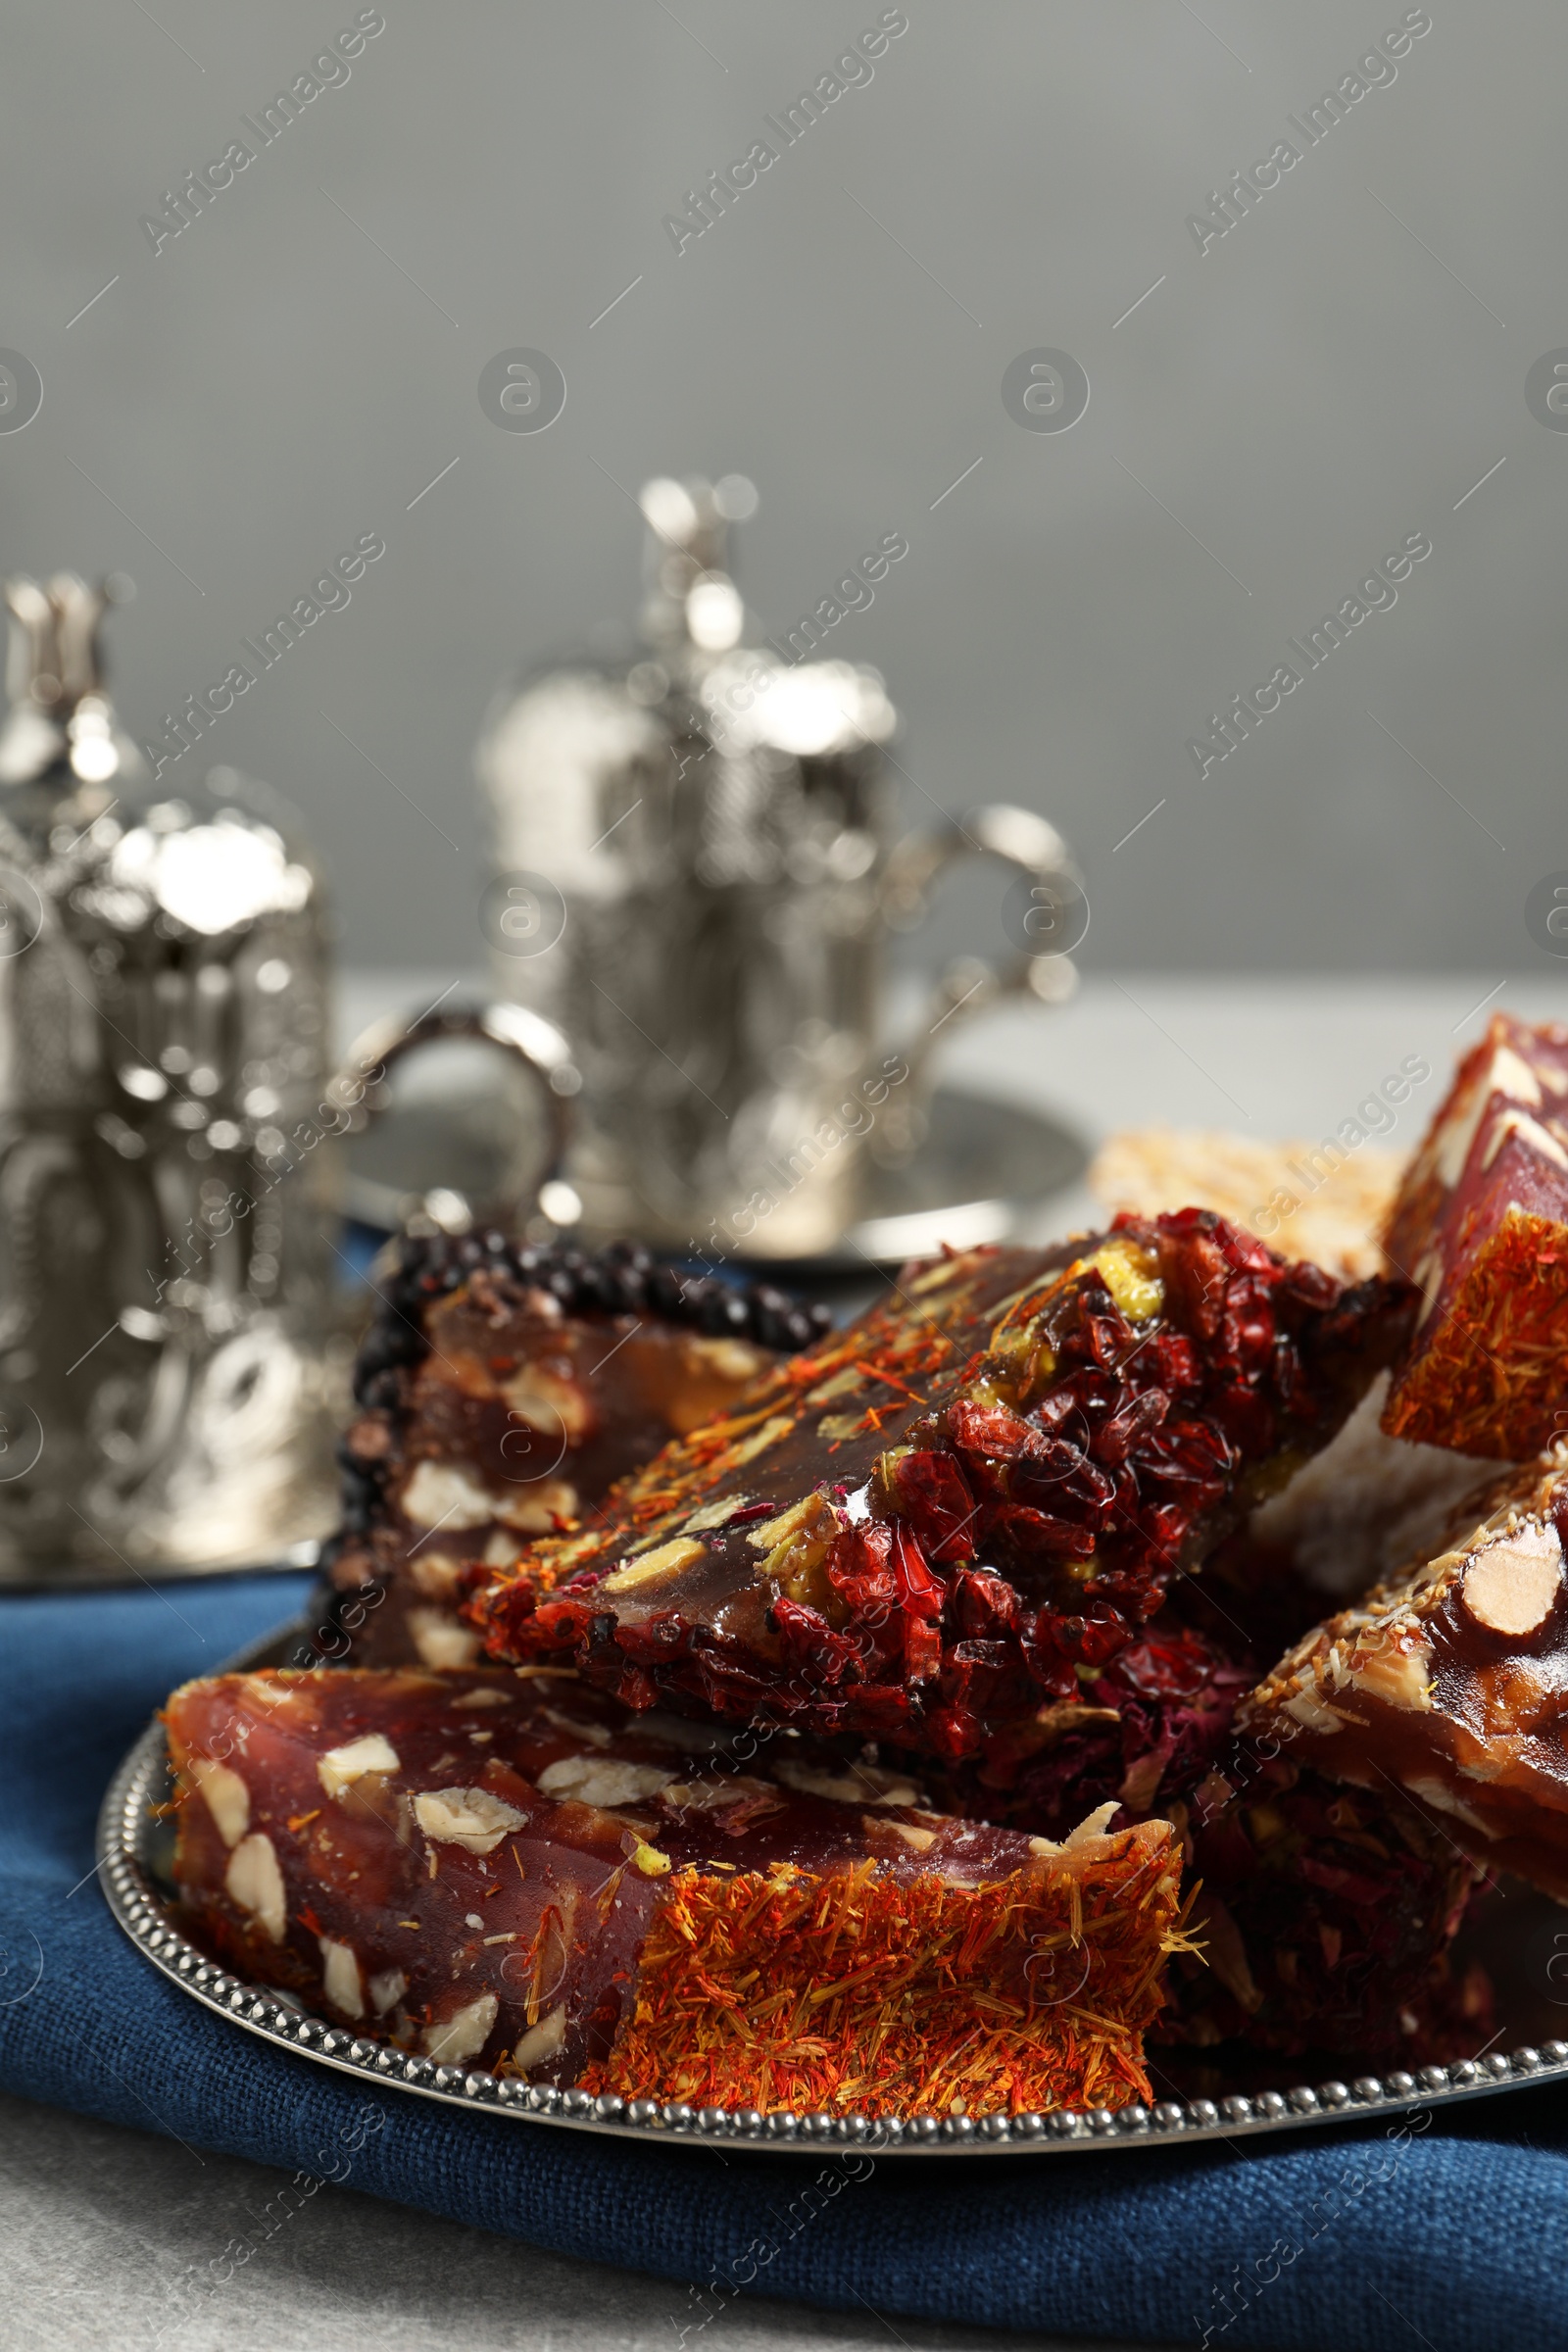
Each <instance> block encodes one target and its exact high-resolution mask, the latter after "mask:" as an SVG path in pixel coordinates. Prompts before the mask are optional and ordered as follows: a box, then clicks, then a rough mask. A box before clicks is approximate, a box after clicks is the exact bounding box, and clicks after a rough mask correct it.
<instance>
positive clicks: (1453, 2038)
mask: <svg viewBox="0 0 1568 2352" xmlns="http://www.w3.org/2000/svg"><path fill="white" fill-rule="evenodd" d="M1176 1826H1177V1828H1178V1829H1179V1830H1180V1832H1181V1835H1182V1839H1183V1844H1184V1847H1185V1849H1186V1854H1187V1863H1188V1870H1189V1873H1190V1880H1189V1883H1191V1881H1192V1880H1196V1881H1197V1882H1198V1891H1197V1893H1196V1895H1195V1898H1194V1901H1193V1907H1192V1922H1193V1931H1194V1933H1193V1941H1194V1943H1195V1944H1197V1945H1199V1946H1201V1952H1202V1963H1201V1965H1200V1963H1199V1962H1198V1960H1197V1958H1196V1957H1194V1956H1190V1955H1186V1954H1182V1955H1178V1956H1177V1958H1176V1959H1175V1961H1174V1962H1173V1964H1172V1967H1171V1971H1170V1977H1169V1985H1168V1990H1169V2003H1170V2005H1169V2007H1168V2009H1167V2010H1166V2012H1165V2013H1164V2015H1163V2016H1162V2017H1161V2019H1160V2021H1159V2025H1158V2029H1157V2038H1158V2039H1159V2040H1160V2041H1162V2042H1172V2043H1181V2044H1185V2045H1186V2046H1187V2047H1189V2048H1195V2047H1196V2048H1199V2049H1205V2048H1210V2047H1212V2046H1213V2045H1214V2044H1215V2043H1216V2042H1219V2041H1223V2040H1231V2039H1236V2040H1243V2041H1247V2042H1249V2043H1250V2044H1251V2045H1252V2047H1253V2048H1258V2049H1268V2050H1276V2051H1281V2052H1287V2053H1290V2054H1292V2055H1295V2056H1301V2055H1303V2054H1305V2053H1306V2052H1308V2051H1313V2052H1319V2053H1340V2054H1348V2053H1350V2052H1355V2053H1357V2054H1360V2055H1364V2056H1368V2057H1377V2058H1384V2059H1388V2058H1390V2057H1394V2056H1400V2057H1402V2058H1404V2059H1405V2060H1406V2062H1408V2063H1411V2064H1426V2063H1429V2062H1430V2061H1432V2060H1439V2061H1442V2060H1444V2059H1445V2058H1449V2057H1461V2058H1469V2057H1472V2056H1474V2054H1475V2052H1476V2051H1477V2050H1478V2049H1480V2048H1482V2047H1483V2046H1484V2045H1485V2043H1486V2040H1487V2034H1488V2032H1489V2031H1490V2028H1489V2027H1488V2026H1486V2025H1480V2024H1479V2023H1478V2021H1479V2020H1480V2019H1481V2018H1482V2017H1484V2016H1485V2015H1486V2013H1487V2004H1488V2002H1489V2000H1490V1986H1489V1985H1487V1984H1486V1981H1485V1979H1484V1978H1483V1977H1480V1976H1479V1972H1478V1973H1477V1975H1476V1976H1473V1977H1471V1978H1469V1979H1465V1978H1463V1977H1460V1978H1457V1979H1456V1978H1455V1977H1454V1976H1453V1975H1452V1974H1451V1972H1450V1968H1449V1962H1448V1952H1449V1947H1450V1945H1451V1944H1452V1941H1453V1938H1454V1936H1455V1935H1456V1934H1457V1932H1458V1929H1459V1926H1460V1923H1461V1922H1462V1920H1463V1918H1464V1915H1465V1911H1466V1908H1467V1906H1468V1904H1469V1901H1470V1897H1471V1894H1472V1892H1473V1891H1474V1888H1475V1885H1476V1881H1477V1878H1478V1876H1479V1873H1478V1872H1477V1870H1476V1868H1475V1866H1474V1865H1473V1864H1472V1863H1471V1861H1470V1860H1469V1858H1468V1856H1467V1855H1465V1854H1464V1853H1463V1852H1462V1851H1461V1850H1460V1848H1459V1846H1457V1845H1456V1844H1455V1842H1454V1840H1453V1839H1452V1838H1450V1837H1449V1836H1448V1835H1447V1833H1446V1825H1445V1824H1444V1823H1443V1822H1442V1821H1440V1820H1434V1819H1433V1818H1432V1817H1431V1816H1430V1815H1429V1814H1427V1813H1426V1812H1424V1811H1423V1810H1422V1809H1421V1808H1420V1807H1419V1806H1417V1805H1414V1804H1411V1803H1409V1802H1408V1801H1406V1799H1405V1798H1404V1797H1403V1796H1402V1795H1401V1794H1400V1792H1399V1791H1398V1789H1394V1788H1390V1787H1386V1786H1384V1785H1383V1784H1382V1783H1378V1784H1377V1785H1376V1786H1375V1787H1374V1788H1371V1789H1350V1788H1346V1787H1344V1786H1342V1785H1338V1784H1336V1783H1335V1782H1333V1781H1330V1780H1325V1779H1324V1778H1323V1776H1322V1775H1321V1774H1320V1773H1316V1772H1313V1771H1312V1770H1311V1769H1310V1768H1309V1767H1306V1766H1304V1765H1302V1764H1300V1763H1299V1762H1297V1761H1296V1760H1295V1758H1294V1757H1293V1755H1292V1754H1291V1753H1290V1752H1289V1751H1287V1750H1286V1749H1285V1747H1284V1746H1283V1743H1282V1742H1279V1741H1277V1740H1272V1739H1270V1738H1268V1737H1267V1735H1266V1733H1260V1732H1259V1731H1258V1729H1257V1728H1256V1727H1255V1726H1254V1727H1253V1729H1252V1731H1251V1732H1250V1735H1249V1736H1247V1737H1244V1738H1240V1739H1238V1740H1236V1741H1235V1742H1234V1743H1233V1744H1232V1745H1230V1746H1229V1747H1228V1748H1227V1749H1226V1750H1225V1751H1224V1753H1223V1754H1222V1755H1221V1756H1220V1758H1219V1759H1218V1761H1217V1762H1216V1764H1215V1767H1214V1769H1213V1770H1212V1772H1210V1773H1209V1774H1208V1775H1207V1776H1206V1778H1205V1779H1204V1780H1202V1781H1201V1782H1200V1784H1199V1786H1198V1788H1197V1789H1194V1790H1193V1791H1191V1793H1190V1796H1189V1799H1188V1801H1187V1802H1186V1803H1185V1804H1184V1805H1183V1806H1182V1807H1181V1809H1180V1814H1179V1817H1178V1820H1177V1823H1176Z"/></svg>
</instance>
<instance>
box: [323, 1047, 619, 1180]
mask: <svg viewBox="0 0 1568 2352" xmlns="http://www.w3.org/2000/svg"><path fill="white" fill-rule="evenodd" d="M450 1038H473V1039H476V1040H478V1041H479V1042H480V1043H481V1044H485V1045H492V1046H500V1047H502V1048H503V1049H504V1050H505V1051H506V1052H508V1053H510V1054H515V1056H516V1058H517V1060H519V1061H520V1062H521V1063H522V1064H523V1066H524V1067H525V1068H526V1069H527V1070H528V1071H529V1072H530V1073H531V1074H532V1076H533V1077H534V1078H535V1079H536V1080H537V1082H538V1085H539V1091H540V1093H541V1095H542V1097H543V1100H544V1104H545V1109H546V1112H547V1117H548V1127H549V1140H548V1145H547V1149H546V1153H545V1161H544V1165H543V1167H542V1169H541V1170H540V1173H539V1176H538V1178H537V1180H536V1182H535V1184H534V1187H533V1193H532V1203H534V1204H537V1205H538V1206H540V1207H541V1208H543V1210H544V1213H545V1214H546V1215H547V1216H549V1217H550V1219H551V1222H552V1223H553V1224H558V1225H568V1224H573V1223H575V1221H576V1210H575V1205H574V1203H575V1196H572V1199H571V1200H569V1201H568V1200H566V1199H565V1198H564V1196H565V1195H566V1194H567V1193H568V1192H569V1189H570V1188H569V1187H568V1186H566V1185H565V1184H564V1182H563V1180H562V1170H563V1168H564V1164H565V1158H566V1152H567V1148H568V1146H569V1144H570V1142H571V1137H572V1130H573V1125H574V1115H573V1103H574V1100H575V1098H576V1096H577V1095H578V1094H580V1093H581V1091H582V1074H581V1072H580V1071H579V1070H578V1068H577V1065H576V1063H575V1061H574V1060H573V1059H572V1054H571V1048H570V1046H569V1045H568V1044H567V1043H566V1040H565V1038H564V1036H563V1035H562V1033H561V1031H560V1030H559V1029H558V1028H557V1027H556V1025H555V1023H554V1022H553V1021H547V1020H546V1019H545V1018H544V1016H543V1015H542V1014H541V1013H537V1012H530V1011H529V1010H528V1008H527V1006H526V1005H505V1004H492V1005H437V1006H436V1007H434V1008H433V1009H432V1010H431V1011H429V1012H422V1013H419V1014H418V1015H417V1016H416V1017H415V1018H414V1019H412V1020H409V1019H406V1018H404V1017H403V1016H402V1015H399V1014H389V1015H387V1016H386V1017H385V1018H383V1019H381V1020H379V1021H372V1022H371V1024H370V1026H369V1027H368V1029H366V1030H365V1031H363V1032H362V1034H361V1035H360V1036H359V1037H358V1038H357V1039H356V1040H355V1042H354V1044H353V1046H351V1047H350V1049H349V1053H348V1055H347V1058H346V1059H345V1060H344V1061H343V1063H342V1064H341V1066H340V1067H339V1069H338V1071H337V1073H336V1075H335V1076H334V1077H333V1079H332V1080H331V1082H330V1084H329V1085H328V1088H327V1098H328V1100H329V1101H330V1102H331V1103H334V1104H335V1106H336V1107H337V1108H338V1109H340V1110H341V1111H342V1112H343V1113H344V1114H345V1124H344V1126H343V1127H342V1128H340V1129H339V1131H338V1132H339V1133H340V1134H342V1135H360V1134H363V1133H364V1131H365V1129H366V1128H367V1127H368V1126H369V1124H370V1123H371V1121H372V1120H373V1119H377V1118H379V1117H381V1116H382V1114H383V1113H384V1112H385V1111H386V1109H387V1107H388V1101H389V1098H388V1095H387V1090H386V1078H387V1074H388V1072H389V1071H390V1070H391V1069H392V1068H393V1066H394V1065H395V1064H396V1063H397V1062H399V1061H401V1060H402V1059H403V1058H404V1057H405V1056H406V1055H407V1054H413V1053H416V1052H417V1050H418V1049H419V1048H420V1047H421V1046H429V1045H434V1044H437V1043H438V1042H440V1041H442V1040H446V1039H450ZM552 1186H554V1187H555V1188H557V1190H558V1192H559V1194H560V1195H562V1196H563V1198H561V1199H558V1200H557V1201H551V1202H546V1201H545V1199H544V1196H545V1194H546V1191H547V1189H548V1188H550V1187H552ZM473 1206H474V1208H475V1212H476V1214H477V1213H478V1212H479V1209H480V1207H481V1204H479V1203H474V1204H473ZM505 1206H506V1208H507V1210H508V1211H509V1213H515V1212H516V1211H518V1210H520V1209H521V1208H522V1207H523V1203H522V1202H521V1201H518V1202H516V1203H513V1202H508V1203H506V1204H505ZM557 1208H559V1209H561V1210H562V1212H563V1213H562V1214H561V1215H559V1216H557V1215H555V1214H553V1211H554V1210H555V1209H557Z"/></svg>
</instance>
